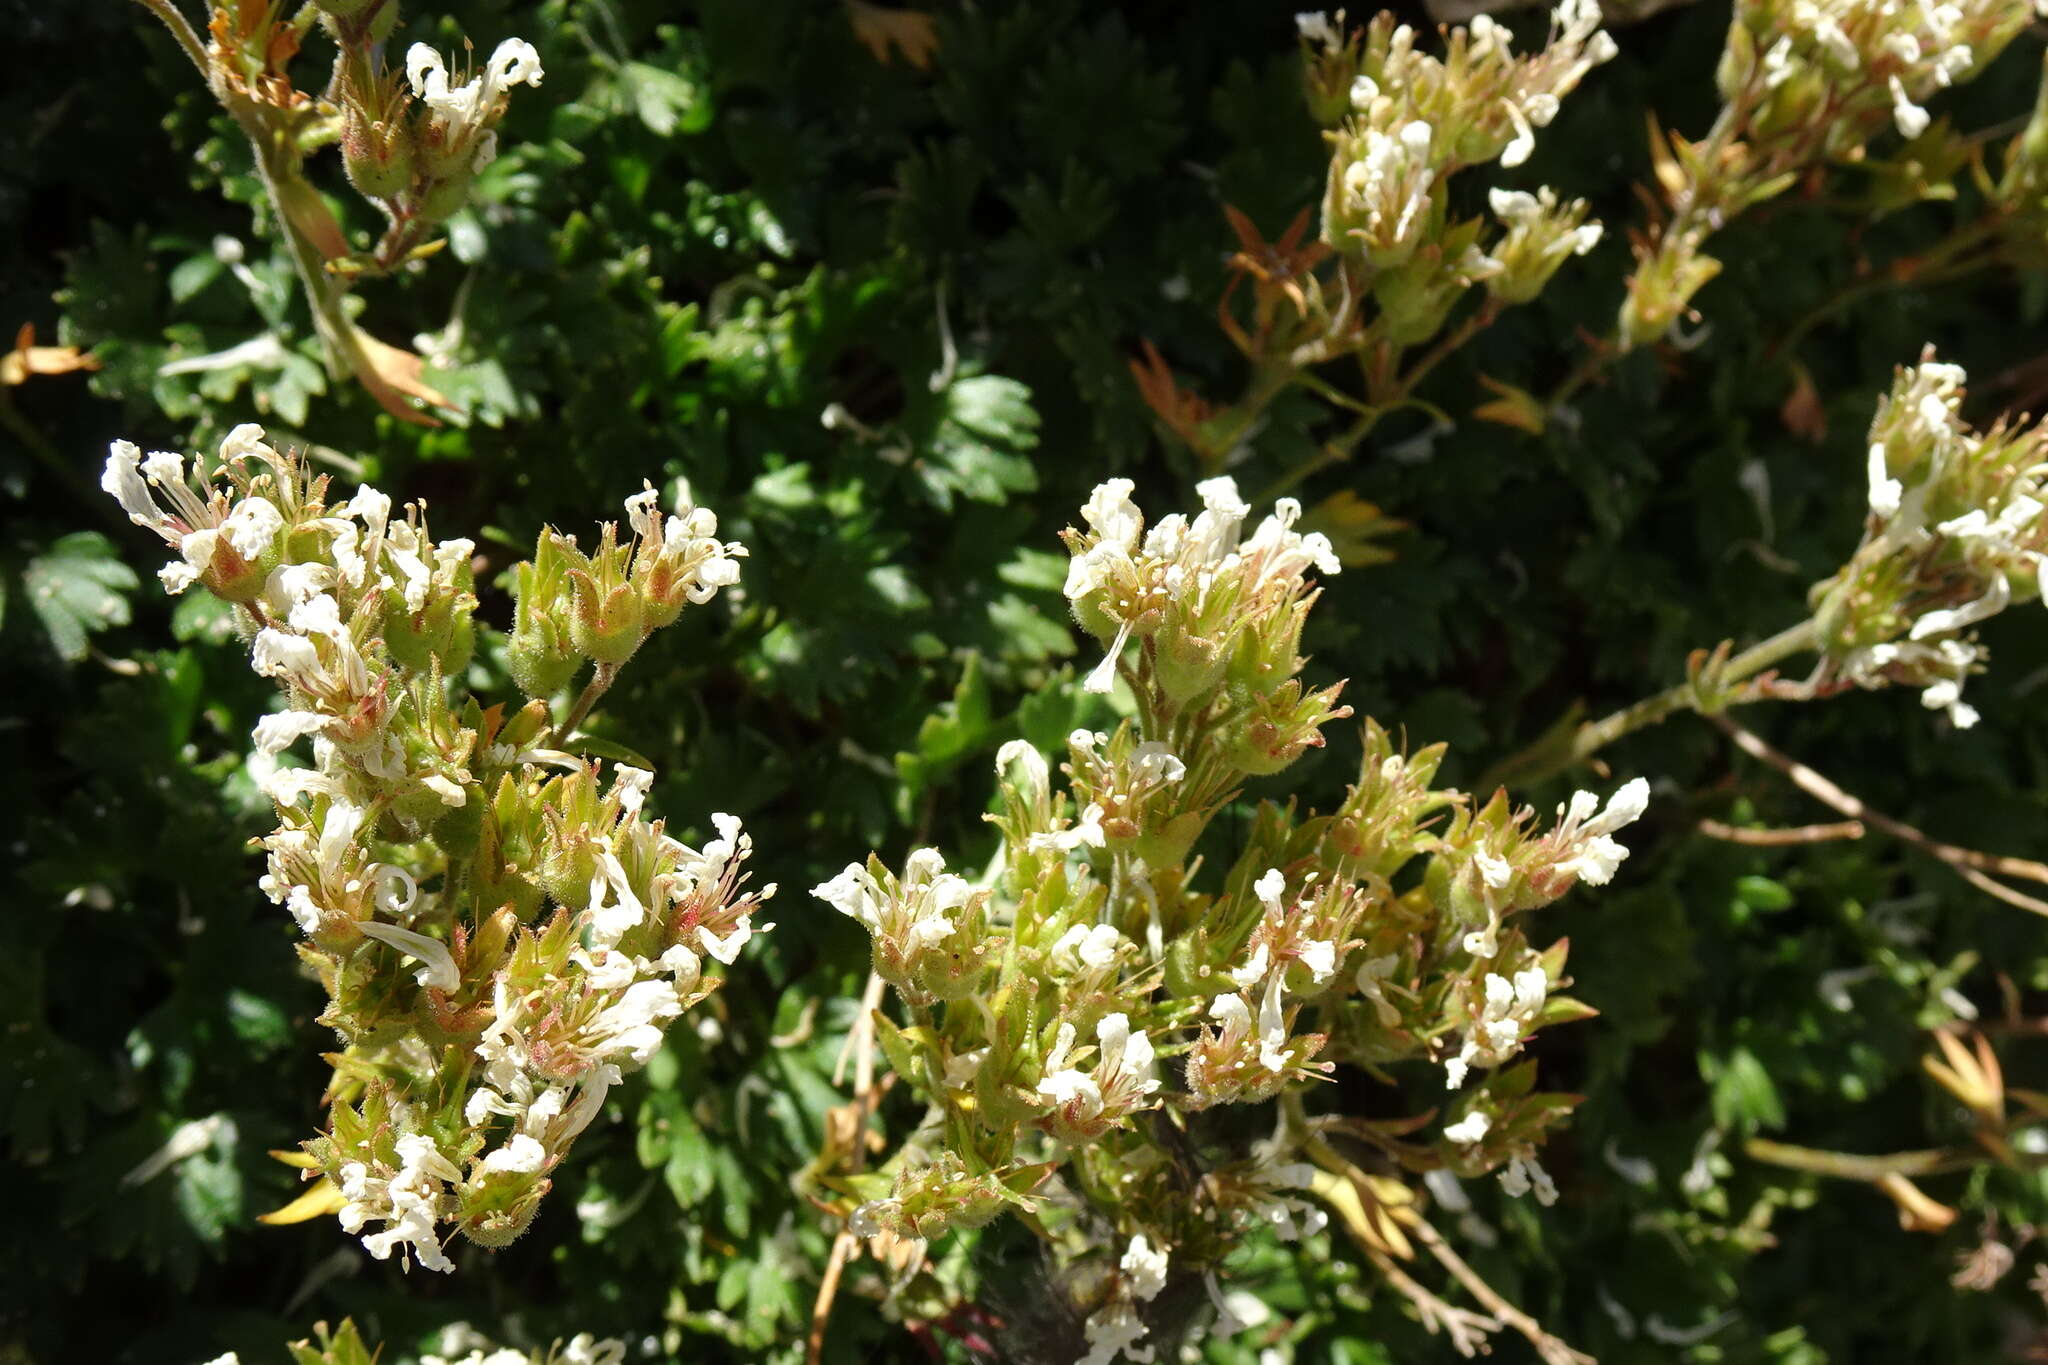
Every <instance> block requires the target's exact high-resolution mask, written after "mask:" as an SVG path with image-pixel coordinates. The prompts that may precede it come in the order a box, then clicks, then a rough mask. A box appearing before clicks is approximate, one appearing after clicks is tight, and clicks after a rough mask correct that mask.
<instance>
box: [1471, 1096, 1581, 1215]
mask: <svg viewBox="0 0 2048 1365" xmlns="http://www.w3.org/2000/svg"><path fill="white" fill-rule="evenodd" d="M1492 1131H1493V1120H1492V1119H1491V1118H1489V1117H1487V1115H1486V1114H1485V1113H1483V1112H1481V1111H1480V1110H1477V1109H1475V1110H1473V1111H1472V1112H1471V1113H1469V1114H1467V1115H1465V1117H1464V1118H1462V1119H1460V1120H1458V1121H1457V1122H1456V1123H1452V1124H1446V1125H1445V1126H1444V1136H1445V1137H1446V1138H1448V1139H1450V1140H1451V1141H1452V1142H1455V1143H1457V1144H1458V1145H1459V1146H1461V1147H1471V1146H1476V1145H1477V1144H1479V1143H1481V1142H1483V1141H1485V1140H1486V1135H1487V1134H1488V1133H1490V1132H1492ZM1500 1187H1501V1188H1502V1189H1503V1190H1505V1191H1507V1193H1508V1194H1509V1195H1510V1196H1512V1197H1514V1198H1516V1199H1519V1198H1521V1197H1522V1196H1523V1195H1525V1194H1528V1193H1530V1192H1531V1191H1532V1190H1533V1191H1534V1192H1535V1195H1536V1202H1537V1203H1539V1204H1543V1205H1546V1206H1547V1205H1550V1204H1555V1203H1556V1202H1557V1184H1556V1182H1555V1181H1553V1180H1552V1179H1551V1178H1550V1172H1548V1171H1546V1170H1544V1169H1543V1166H1542V1164H1541V1163H1539V1162H1538V1161H1537V1160H1536V1158H1535V1157H1534V1156H1533V1155H1529V1154H1527V1153H1522V1152H1517V1153H1516V1154H1515V1155H1513V1156H1511V1157H1509V1158H1508V1163H1507V1165H1506V1166H1504V1167H1503V1168H1502V1169H1501V1173H1500Z"/></svg>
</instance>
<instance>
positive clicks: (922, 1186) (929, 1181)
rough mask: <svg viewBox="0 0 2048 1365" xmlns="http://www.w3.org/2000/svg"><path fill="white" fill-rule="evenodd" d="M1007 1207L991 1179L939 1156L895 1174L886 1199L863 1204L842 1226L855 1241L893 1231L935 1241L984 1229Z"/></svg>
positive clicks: (958, 1161)
mask: <svg viewBox="0 0 2048 1365" xmlns="http://www.w3.org/2000/svg"><path fill="white" fill-rule="evenodd" d="M1008 1202H1009V1196H1008V1192H1007V1191H1006V1190H1005V1189H1004V1187H1003V1185H1002V1182H1001V1181H999V1180H997V1179H996V1178H995V1177H994V1176H993V1175H988V1174H975V1173H972V1172H970V1171H969V1170H968V1169H967V1166H966V1164H965V1163H964V1162H962V1161H961V1159H960V1158H959V1157H958V1156H956V1155H954V1154H953V1153H952V1152H941V1153H939V1155H938V1156H937V1158H936V1159H934V1160H933V1161H932V1162H931V1164H930V1165H927V1166H920V1167H917V1168H916V1169H915V1170H905V1171H900V1172H898V1173H897V1176H896V1186H895V1189H894V1190H893V1191H892V1193H891V1194H890V1197H889V1198H887V1199H875V1200H870V1201H869V1202H867V1203H865V1204H862V1205H861V1206H860V1207H859V1208H857V1209H855V1210H854V1212H853V1217H852V1218H850V1219H849V1220H848V1221H847V1227H848V1229H849V1230H850V1231H851V1232H853V1234H854V1235H855V1236H857V1237H872V1236H874V1235H875V1234H876V1233H879V1232H892V1233H894V1234H896V1235H897V1236H898V1237H922V1238H923V1239H925V1240H926V1241H934V1240H936V1239H938V1238H940V1237H943V1236H945V1235H946V1234H947V1233H949V1232H952V1231H954V1230H956V1229H958V1230H960V1231H962V1232H968V1231H972V1230H973V1229H975V1228H979V1227H982V1226H985V1225H986V1224H987V1223H988V1222H989V1220H991V1219H993V1218H994V1217H995V1216H996V1215H997V1214H998V1213H1001V1212H1002V1210H1003V1205H1004V1204H1006V1203H1008Z"/></svg>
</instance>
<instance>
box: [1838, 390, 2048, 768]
mask: <svg viewBox="0 0 2048 1365" xmlns="http://www.w3.org/2000/svg"><path fill="white" fill-rule="evenodd" d="M1967 378H1968V376H1966V375H1965V374H1964V372H1963V370H1962V368H1961V367H1960V366H1957V365H1946V364H1941V363H1938V362H1936V361H1935V360H1933V359H1932V358H1931V355H1930V357H1928V358H1926V359H1923V360H1922V361H1921V363H1920V364H1918V365H1915V366H1910V367H1908V368H1906V369H1905V370H1903V371H1902V372H1901V373H1900V375H1899V378H1898V380H1897V382H1896V383H1895V384H1894V386H1893V388H1892V392H1891V393H1890V395H1888V396H1887V397H1886V398H1885V399H1884V400H1883V402H1882V403H1881V404H1880V406H1879V408H1878V413H1877V418H1876V420H1875V421H1874V422H1873V423H1872V427H1871V443H1870V448H1869V459H1868V468H1867V471H1866V478H1867V485H1868V496H1869V502H1870V514H1871V523H1870V529H1869V530H1868V531H1867V532H1866V534H1865V537H1864V543H1863V545H1862V546H1861V547H1859V548H1858V550H1857V553H1856V557H1855V559H1854V560H1852V561H1851V565H1850V569H1849V570H1848V572H1849V573H1850V574H1852V575H1853V574H1855V573H1857V572H1858V570H1859V568H1860V569H1862V570H1865V571H1868V572H1869V573H1871V574H1875V575H1881V576H1882V577H1884V578H1885V579H1886V580H1887V581H1890V580H1893V579H1896V577H1897V575H1895V574H1892V573H1890V572H1889V571H1888V570H1886V569H1885V567H1884V566H1885V565H1887V564H1906V565H1915V566H1918V565H1926V564H1929V563H1938V564H1940V565H1941V566H1942V568H1941V569H1940V571H1939V573H1938V576H1937V578H1936V580H1935V581H1932V582H1926V583H1921V582H1920V581H1919V577H1918V575H1913V576H1909V578H1908V582H1909V583H1910V584H1916V585H1917V586H1914V587H1909V588H1908V592H1909V595H1912V594H1917V593H1918V592H1920V591H1922V590H1927V591H1935V592H1939V593H1940V594H1941V598H1940V599H1937V600H1941V599H1946V600H1948V601H1954V596H1955V591H1956V588H1957V586H1958V585H1961V586H1963V587H1965V589H1966V590H1967V589H1968V588H1969V587H1972V586H1973V587H1974V589H1975V591H1976V594H1977V595H1976V596H1974V597H1971V598H1969V599H1967V600H1964V601H1960V602H1955V603H1954V605H1944V606H1927V605H1924V601H1915V600H1911V598H1910V596H1909V599H1908V600H1903V601H1901V602H1900V603H1899V604H1898V605H1899V610H1900V611H1902V612H1904V613H1907V614H1909V615H1910V616H1911V625H1910V626H1909V627H1908V628H1907V630H1906V637H1905V638H1904V639H1902V640H1883V641H1880V642H1877V643H1874V644H1869V645H1864V646H1860V647H1858V648H1855V649H1852V650H1849V651H1847V652H1846V653H1845V654H1844V655H1843V656H1842V657H1841V659H1840V660H1839V664H1840V667H1841V671H1842V674H1843V676H1845V677H1846V678H1848V679H1849V680H1850V681H1852V682H1855V683H1857V684H1859V685H1862V686H1877V685H1879V684H1881V683H1882V682H1884V681H1886V680H1887V679H1888V678H1893V677H1911V678H1913V679H1915V680H1917V681H1918V682H1919V683H1921V685H1922V686H1923V689H1924V690H1923V691H1922V694H1921V701H1922V703H1923V704H1924V705H1925V706H1927V707H1928V708H1929V709H1930V710H1942V711H1946V712H1947V713H1948V715H1949V719H1950V720H1951V721H1952V722H1953V723H1954V724H1955V725H1956V726H1957V727H1958V728H1967V727H1969V726H1971V725H1974V724H1975V723H1976V721H1977V712H1976V709H1975V708H1974V707H1971V706H1970V705H1969V704H1968V703H1966V702H1964V701H1963V700H1962V686H1963V682H1964V680H1965V679H1966V678H1967V677H1968V676H1969V675H1970V674H1971V673H1972V672H1974V671H1976V669H1977V668H1978V666H1979V665H1980V664H1981V662H1982V660H1983V657H1984V652H1983V649H1982V647H1981V646H1979V645H1978V644H1976V643H1975V642H1974V641H1972V640H1967V639H1962V638H1958V636H1957V632H1961V631H1965V630H1968V629H1969V628H1970V627H1972V626H1975V625H1977V624H1978V623H1980V622H1982V621H1986V620H1989V619H1990V618H1991V617H1993V616H1996V615H1998V614H1999V613H2000V612H2002V611H2004V610H2005V609H2006V607H2007V606H2009V605H2010V604H2011V603H2012V601H2013V583H2014V581H2015V580H2017V581H2018V582H2020V583H2021V584H2033V585H2034V586H2035V588H2036V590H2037V591H2038V590H2039V585H2040V583H2041V581H2042V575H2043V574H2044V572H2048V521H2044V518H2043V513H2044V512H2048V488H2044V482H2043V480H2044V477H2048V463H2044V461H2043V459H2042V456H2043V455H2044V453H2048V452H2044V450H2043V445H2044V441H2043V438H2042V432H2041V429H2040V428H2039V427H2032V428H2027V429H2023V430H2019V431H2009V430H2007V429H2005V428H2004V427H2000V428H1997V429H1994V430H1993V431H1990V432H1988V433H1984V434H1981V435H1980V434H1978V433H1976V432H1973V431H1972V430H1970V428H1969V427H1968V426H1967V425H1965V424H1964V423H1963V421H1962V419H1961V417H1960V415H1959V414H1960V409H1961V405H1962V396H1963V386H1964V384H1965V383H1966V381H1967ZM1945 514H1946V515H1945ZM1894 591H1896V590H1894ZM1937 637H1947V638H1937Z"/></svg>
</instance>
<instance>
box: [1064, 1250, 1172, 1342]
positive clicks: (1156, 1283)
mask: <svg viewBox="0 0 2048 1365" xmlns="http://www.w3.org/2000/svg"><path fill="white" fill-rule="evenodd" d="M1167 1260H1168V1257H1167V1251H1166V1248H1164V1247H1154V1246H1153V1245H1152V1244H1151V1242H1150V1241H1148V1240H1147V1239H1146V1237H1145V1234H1144V1233H1142V1232H1141V1233H1139V1234H1138V1235H1137V1236H1135V1237H1133V1238H1131V1240H1130V1245H1128V1246H1127V1247H1125V1248H1124V1254H1123V1256H1122V1257H1121V1258H1119V1259H1118V1261H1117V1267H1118V1269H1119V1270H1121V1271H1122V1272H1123V1273H1122V1274H1121V1276H1119V1278H1118V1282H1117V1290H1116V1294H1115V1297H1113V1298H1112V1299H1111V1300H1110V1301H1109V1302H1108V1303H1107V1304H1105V1305H1103V1306H1102V1307H1101V1308H1098V1309H1096V1310H1095V1312H1093V1313H1091V1314H1090V1315H1089V1317H1088V1321H1087V1322H1086V1323H1084V1324H1082V1329H1081V1330H1082V1334H1083V1335H1084V1336H1085V1337H1086V1338H1087V1340H1088V1351H1087V1353H1086V1354H1085V1355H1083V1356H1082V1357H1081V1358H1080V1359H1079V1360H1077V1361H1076V1362H1074V1365H1111V1362H1112V1361H1114V1360H1115V1359H1116V1358H1117V1357H1118V1356H1119V1355H1121V1356H1123V1357H1124V1358H1125V1359H1127V1360H1135V1361H1149V1360H1151V1359H1152V1348H1151V1347H1149V1346H1141V1345H1139V1344H1138V1343H1140V1342H1142V1341H1143V1340H1144V1339H1145V1337H1146V1335H1147V1332H1148V1330H1149V1329H1147V1328H1146V1326H1145V1322H1144V1319H1142V1318H1140V1317H1139V1316H1138V1305H1139V1304H1140V1303H1146V1302H1150V1301H1151V1300H1153V1299H1156V1298H1158V1297H1159V1292H1160V1291H1161V1290H1162V1289H1164V1288H1166V1267H1167Z"/></svg>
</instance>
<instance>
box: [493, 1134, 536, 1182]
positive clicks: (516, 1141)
mask: <svg viewBox="0 0 2048 1365" xmlns="http://www.w3.org/2000/svg"><path fill="white" fill-rule="evenodd" d="M547 1159H548V1153H547V1149H546V1148H545V1147H543V1146H541V1145H540V1143H539V1142H537V1141H535V1140H534V1139H533V1138H531V1137H528V1136H527V1135H526V1134H524V1133H515V1134H514V1135H513V1137H512V1140H511V1141H510V1142H508V1143H506V1144H505V1145H504V1146H503V1147H500V1148H499V1149H498V1150H497V1151H495V1152H492V1153H491V1154H490V1155H489V1156H487V1157H485V1158H484V1169H485V1170H486V1171H494V1172H498V1173H501V1174H506V1175H532V1174H533V1173H534V1172H535V1171H538V1170H539V1169H540V1168H541V1167H542V1166H543V1165H544V1164H546V1162H547Z"/></svg>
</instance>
